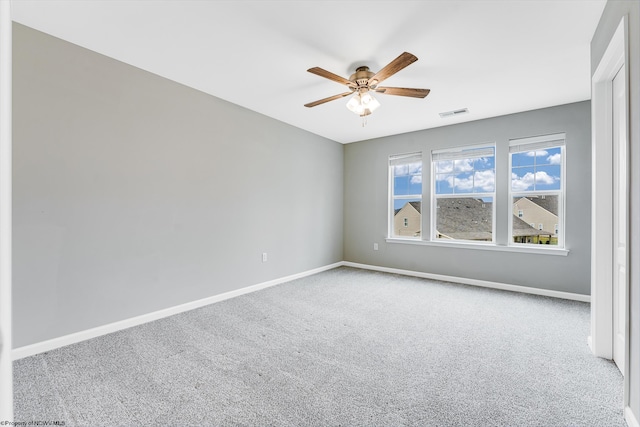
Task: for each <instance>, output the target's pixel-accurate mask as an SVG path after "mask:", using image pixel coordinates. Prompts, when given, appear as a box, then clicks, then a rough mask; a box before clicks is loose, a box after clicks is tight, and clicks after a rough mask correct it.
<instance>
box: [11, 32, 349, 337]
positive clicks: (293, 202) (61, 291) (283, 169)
mask: <svg viewBox="0 0 640 427" xmlns="http://www.w3.org/2000/svg"><path fill="white" fill-rule="evenodd" d="M13 41H14V51H13V53H14V57H13V66H14V86H13V91H14V92H13V93H14V104H13V126H14V128H13V132H14V133H13V141H14V143H13V146H14V158H13V168H14V177H13V179H14V189H13V196H14V200H13V203H14V208H13V209H14V211H13V218H14V246H13V250H14V254H13V256H14V287H13V289H14V291H13V295H14V301H13V313H14V321H13V330H14V347H20V346H24V345H27V344H32V343H36V342H40V341H43V340H47V339H50V338H55V337H58V336H62V335H65V334H69V333H73V332H77V331H82V330H85V329H88V328H92V327H96V326H99V325H103V324H107V323H110V322H114V321H118V320H122V319H126V318H130V317H133V316H137V315H141V314H145V313H149V312H152V311H155V310H159V309H163V308H166V307H171V306H175V305H178V304H181V303H185V302H189V301H193V300H197V299H200V298H204V297H208V296H212V295H216V294H220V293H223V292H226V291H231V290H234V289H238V288H242V287H245V286H248V285H253V284H256V283H260V282H264V281H268V280H271V279H274V278H280V277H284V276H287V275H290V274H294V273H299V272H303V271H306V270H309V269H313V268H317V267H321V266H325V265H328V264H331V263H334V262H338V261H341V260H342V259H343V253H342V237H343V233H342V226H343V218H342V216H343V206H342V201H343V194H342V192H343V146H342V145H341V144H338V143H336V142H333V141H330V140H327V139H324V138H321V137H318V136H315V135H313V134H310V133H307V132H305V131H302V130H300V129H297V128H294V127H291V126H289V125H286V124H283V123H281V122H278V121H275V120H273V119H270V118H267V117H265V116H262V115H259V114H257V113H254V112H251V111H248V110H246V109H243V108H241V107H238V106H236V105H233V104H230V103H228V102H225V101H222V100H220V99H217V98H214V97H212V96H209V95H206V94H204V93H201V92H198V91H196V90H193V89H190V88H187V87H185V86H182V85H180V84H177V83H175V82H171V81H169V80H166V79H163V78H161V77H158V76H156V75H153V74H150V73H147V72H145V71H142V70H140V69H137V68H134V67H131V66H128V65H126V64H123V63H120V62H118V61H115V60H113V59H110V58H107V57H104V56H101V55H98V54H96V53H94V52H91V51H88V50H86V49H83V48H80V47H78V46H75V45H72V44H70V43H67V42H64V41H62V40H59V39H56V38H54V37H51V36H48V35H45V34H43V33H40V32H37V31H34V30H32V29H29V28H27V27H24V26H22V25H19V24H14V40H13ZM262 252H267V253H268V258H269V259H268V261H267V262H266V263H262V260H261V254H262Z"/></svg>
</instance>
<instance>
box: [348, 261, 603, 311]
mask: <svg viewBox="0 0 640 427" xmlns="http://www.w3.org/2000/svg"><path fill="white" fill-rule="evenodd" d="M342 265H344V266H347V267H354V268H362V269H366V270H375V271H382V272H385V273H394V274H402V275H405V276H414V277H421V278H424V279H433V280H443V281H445V282H455V283H462V284H465V285H473V286H480V287H483V288H492V289H501V290H504V291H512V292H522V293H525V294H534V295H542V296H547V297H554V298H562V299H568V300H573V301H582V302H591V297H590V296H589V295H581V294H574V293H571V292H562V291H552V290H548V289H539V288H530V287H527V286H519V285H509V284H506V283H497V282H489V281H487V280H477V279H467V278H465V277H454V276H445V275H442V274H432V273H422V272H420V271H411V270H400V269H397V268H389V267H379V266H375V265H368V264H358V263H355V262H349V261H344V262H343V263H342Z"/></svg>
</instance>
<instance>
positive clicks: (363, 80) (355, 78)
mask: <svg viewBox="0 0 640 427" xmlns="http://www.w3.org/2000/svg"><path fill="white" fill-rule="evenodd" d="M374 74H375V73H372V72H371V71H369V67H366V66H362V67H358V68H356V72H355V73H353V74H351V77H349V80H351V81H352V82H355V83H356V84H357V85H358V89H364V88H367V89H374V88H375V86H371V87H370V86H369V85H368V83H369V79H370V78H371V77H373V76H374Z"/></svg>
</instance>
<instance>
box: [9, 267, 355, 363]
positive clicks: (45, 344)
mask: <svg viewBox="0 0 640 427" xmlns="http://www.w3.org/2000/svg"><path fill="white" fill-rule="evenodd" d="M342 265H343V262H342V261H341V262H337V263H335V264H329V265H326V266H323V267H319V268H314V269H312V270H308V271H304V272H302V273H297V274H292V275H290V276H286V277H281V278H278V279H274V280H269V281H268V282H263V283H258V284H256V285H252V286H247V287H245V288H241V289H237V290H235V291H230V292H225V293H223V294H219V295H213V296H211V297H207V298H203V299H199V300H196V301H191V302H188V303H185V304H180V305H176V306H174V307H169V308H165V309H162V310H158V311H154V312H151V313H147V314H143V315H140V316H136V317H132V318H129V319H125V320H120V321H118V322H114V323H109V324H107V325H102V326H98V327H95V328H91V329H87V330H84V331H80V332H76V333H73V334H69V335H64V336H61V337H58V338H53V339H50V340H47V341H42V342H39V343H35V344H31V345H26V346H23V347H18V348H15V349H13V351H12V352H11V357H12V359H13V360H18V359H22V358H24V357H28V356H33V355H35V354H39V353H44V352H45V351H50V350H54V349H56V348H60V347H64V346H67V345H70V344H75V343H77V342H80V341H85V340H88V339H91V338H96V337H99V336H102V335H106V334H110V333H112V332H117V331H120V330H123V329H127V328H131V327H132V326H138V325H142V324H144V323H148V322H153V321H154V320H159V319H163V318H165V317H169V316H173V315H174V314H179V313H183V312H185V311H189V310H193V309H196V308H200V307H204V306H205V305H209V304H213V303H216V302H220V301H224V300H227V299H230V298H234V297H237V296H240V295H244V294H248V293H251V292H255V291H259V290H261V289H265V288H269V287H271V286H275V285H279V284H281V283H285V282H290V281H292V280H295V279H300V278H302V277H306V276H311V275H313V274H317V273H320V272H323V271H326V270H331V269H333V268H336V267H340V266H342Z"/></svg>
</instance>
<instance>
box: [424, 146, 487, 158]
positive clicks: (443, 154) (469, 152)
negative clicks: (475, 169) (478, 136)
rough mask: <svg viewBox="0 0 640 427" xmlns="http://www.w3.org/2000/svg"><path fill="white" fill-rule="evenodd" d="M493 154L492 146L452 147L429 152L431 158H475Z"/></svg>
mask: <svg viewBox="0 0 640 427" xmlns="http://www.w3.org/2000/svg"><path fill="white" fill-rule="evenodd" d="M494 154H495V149H494V147H486V146H485V147H480V148H473V149H459V150H456V149H453V150H434V151H432V152H431V160H433V161H434V162H437V161H439V160H457V159H477V158H480V157H491V156H493V155H494Z"/></svg>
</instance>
